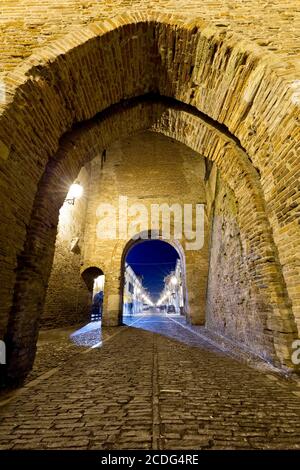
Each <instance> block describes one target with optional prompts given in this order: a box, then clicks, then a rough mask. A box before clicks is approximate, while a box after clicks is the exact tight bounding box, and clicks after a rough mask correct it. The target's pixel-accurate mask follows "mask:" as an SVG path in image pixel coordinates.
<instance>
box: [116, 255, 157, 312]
mask: <svg viewBox="0 0 300 470" xmlns="http://www.w3.org/2000/svg"><path fill="white" fill-rule="evenodd" d="M152 305H153V304H152V302H151V300H150V298H149V294H148V292H147V290H146V289H145V288H144V286H143V281H142V278H141V276H138V275H137V274H136V273H135V272H134V270H133V269H132V267H131V266H130V265H129V264H128V263H125V278H124V294H123V315H135V314H138V313H143V312H144V311H145V310H146V309H147V308H149V307H151V306H152Z"/></svg>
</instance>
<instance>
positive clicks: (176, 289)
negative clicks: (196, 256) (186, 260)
mask: <svg viewBox="0 0 300 470" xmlns="http://www.w3.org/2000/svg"><path fill="white" fill-rule="evenodd" d="M182 280H183V273H182V266H181V261H180V259H177V261H176V266H175V270H174V271H172V272H171V273H170V274H168V276H166V277H165V279H164V282H165V286H164V289H163V291H162V293H161V296H160V299H159V301H158V303H157V306H158V307H159V308H160V309H161V310H164V311H165V312H166V313H177V314H182V315H183V314H184V295H183V282H182Z"/></svg>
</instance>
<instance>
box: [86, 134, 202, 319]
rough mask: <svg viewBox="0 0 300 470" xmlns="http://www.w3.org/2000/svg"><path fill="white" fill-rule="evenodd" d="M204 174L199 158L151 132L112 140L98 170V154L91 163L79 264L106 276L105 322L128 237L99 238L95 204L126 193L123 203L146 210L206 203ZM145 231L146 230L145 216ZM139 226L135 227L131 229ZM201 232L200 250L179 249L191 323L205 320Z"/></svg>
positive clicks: (118, 287)
mask: <svg viewBox="0 0 300 470" xmlns="http://www.w3.org/2000/svg"><path fill="white" fill-rule="evenodd" d="M204 172H205V165H204V159H203V158H202V157H200V156H199V155H197V154H196V153H195V152H193V151H192V150H191V149H189V148H187V147H186V146H184V145H182V144H180V143H178V142H176V141H174V140H173V139H169V138H166V137H164V136H160V135H158V134H156V133H153V132H143V133H138V134H137V135H135V136H133V137H128V138H127V139H124V140H121V141H118V142H116V143H114V144H113V145H112V146H111V147H110V148H109V149H108V151H107V154H106V161H105V162H104V164H103V168H102V164H101V159H100V158H99V157H98V158H96V159H95V160H94V161H93V162H92V163H91V180H90V190H89V193H90V197H89V202H88V209H87V221H86V229H85V233H86V236H85V244H84V266H83V268H85V267H88V266H98V267H99V268H101V269H102V270H103V272H104V274H105V275H106V281H105V302H107V304H106V305H107V309H108V310H109V315H110V318H109V320H108V321H109V322H110V324H112V323H111V322H114V321H116V322H117V318H115V320H114V319H113V318H112V311H111V308H109V307H108V303H109V298H111V302H113V303H114V305H115V307H114V310H115V315H116V317H117V316H118V312H119V302H120V296H121V281H122V275H121V263H122V256H123V250H124V249H125V246H126V244H127V242H128V239H123V240H108V239H103V240H101V239H100V238H99V236H98V235H99V233H98V231H99V229H98V227H97V224H98V222H99V220H100V219H99V218H98V217H97V208H98V207H99V204H101V203H109V204H111V205H112V206H113V207H115V208H116V210H118V204H119V196H127V198H128V206H130V205H132V204H136V203H140V204H143V205H144V206H145V207H146V208H147V210H148V212H149V214H150V211H151V204H162V203H167V204H169V205H172V204H174V203H176V204H180V205H181V206H182V205H183V204H184V203H188V204H193V205H194V206H195V204H196V203H201V202H202V203H205V187H204ZM128 220H129V222H130V221H133V220H134V219H130V218H129V219H128ZM148 229H151V225H150V218H149V226H148ZM142 230H143V228H141V227H137V229H136V233H139V232H140V231H142ZM205 235H206V238H205V246H204V247H203V249H202V250H200V251H199V252H198V251H194V250H193V251H192V250H191V251H185V252H184V256H185V265H186V270H187V272H186V277H187V284H188V285H187V289H188V296H189V312H188V314H189V317H190V319H191V321H192V322H193V323H203V321H204V311H205V297H206V278H207V261H208V253H207V241H208V233H205ZM172 239H173V237H172ZM183 248H184V240H183ZM110 305H112V304H111V303H110ZM104 321H106V318H105V312H104Z"/></svg>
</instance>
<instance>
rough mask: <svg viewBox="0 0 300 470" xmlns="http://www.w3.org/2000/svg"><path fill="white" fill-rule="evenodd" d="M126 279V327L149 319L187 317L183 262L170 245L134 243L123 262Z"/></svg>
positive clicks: (158, 242)
mask: <svg viewBox="0 0 300 470" xmlns="http://www.w3.org/2000/svg"><path fill="white" fill-rule="evenodd" d="M123 279H124V282H123V305H122V314H123V322H124V323H127V322H129V323H131V322H132V320H134V319H135V318H138V317H140V316H147V315H161V316H165V315H176V316H180V315H182V316H184V315H185V295H184V285H185V279H184V266H183V260H182V258H181V257H180V256H179V253H178V251H177V250H176V249H175V248H174V246H172V245H171V244H170V243H168V242H166V241H164V240H139V241H137V242H136V243H134V244H133V246H132V247H130V248H129V250H128V251H127V253H126V255H125V258H124V266H123Z"/></svg>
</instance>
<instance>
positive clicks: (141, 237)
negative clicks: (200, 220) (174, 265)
mask: <svg viewBox="0 0 300 470" xmlns="http://www.w3.org/2000/svg"><path fill="white" fill-rule="evenodd" d="M151 232H152V235H151ZM154 232H155V231H153V230H152V231H151V230H149V231H147V233H144V232H140V233H138V234H136V236H135V238H134V239H130V240H128V241H127V242H125V243H124V241H123V240H118V241H117V243H116V246H115V250H114V252H115V254H116V259H117V262H118V261H120V263H118V264H119V267H120V285H119V286H118V287H119V292H120V296H119V297H120V300H119V312H120V317H121V318H120V320H121V321H122V316H123V313H122V311H123V294H124V272H125V261H126V257H127V255H128V253H129V251H130V250H131V249H132V248H134V247H135V246H136V245H137V244H138V243H143V242H144V241H145V240H147V239H149V240H151V239H154V240H161V241H163V242H165V243H168V244H169V245H171V246H172V247H173V248H174V250H175V251H176V252H177V253H178V256H179V259H180V262H181V267H182V272H183V279H182V281H183V297H184V306H185V315H188V313H189V307H188V290H187V282H186V263H185V253H184V249H183V247H182V245H181V243H179V241H178V240H173V239H168V240H167V239H165V238H164V237H163V236H162V234H161V232H159V231H156V233H155V235H154Z"/></svg>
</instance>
